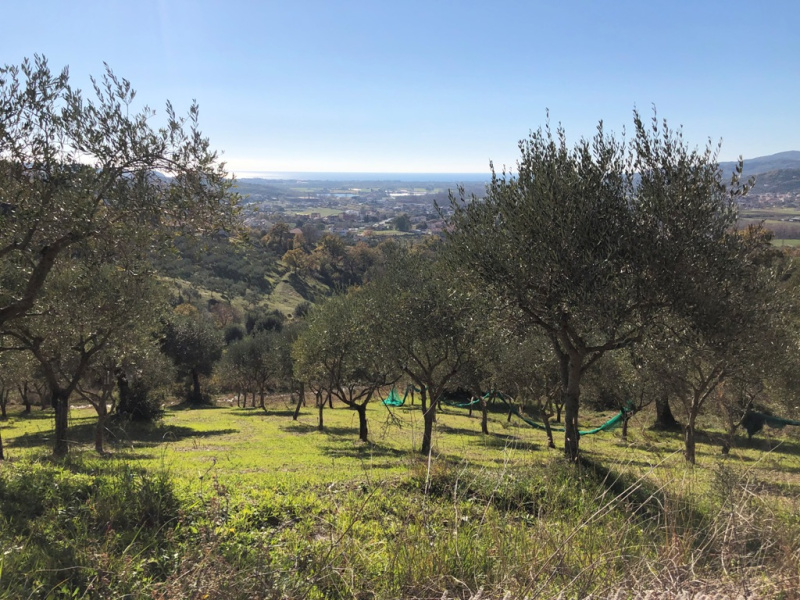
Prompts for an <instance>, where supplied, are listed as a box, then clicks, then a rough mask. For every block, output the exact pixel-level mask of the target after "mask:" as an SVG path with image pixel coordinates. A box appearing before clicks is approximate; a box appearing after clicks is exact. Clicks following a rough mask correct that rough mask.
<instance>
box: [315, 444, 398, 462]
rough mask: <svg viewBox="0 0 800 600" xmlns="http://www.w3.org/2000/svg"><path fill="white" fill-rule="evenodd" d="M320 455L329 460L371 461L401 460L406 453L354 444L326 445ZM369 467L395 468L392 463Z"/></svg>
mask: <svg viewBox="0 0 800 600" xmlns="http://www.w3.org/2000/svg"><path fill="white" fill-rule="evenodd" d="M322 453H323V454H324V455H325V456H329V457H331V458H353V459H357V460H371V459H375V458H378V459H389V458H395V459H401V458H405V457H406V456H407V455H408V451H404V450H398V449H397V448H392V447H391V446H382V445H381V444H377V443H375V442H366V443H364V442H356V441H354V443H352V444H346V445H331V444H329V445H326V446H323V448H322ZM370 466H371V467H375V468H381V469H391V468H393V467H396V466H397V464H396V463H394V462H382V463H372V464H371V465H370Z"/></svg>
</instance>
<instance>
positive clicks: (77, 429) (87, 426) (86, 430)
mask: <svg viewBox="0 0 800 600" xmlns="http://www.w3.org/2000/svg"><path fill="white" fill-rule="evenodd" d="M238 432H239V430H238V429H211V430H205V431H204V430H197V429H192V428H191V427H183V426H180V425H167V426H158V425H151V424H140V423H124V424H121V425H120V424H112V425H110V426H109V427H108V428H107V429H106V432H105V441H106V444H107V445H108V446H109V448H116V447H120V448H130V447H139V448H142V447H145V448H152V447H155V446H160V445H161V444H164V443H166V442H177V441H180V440H184V439H188V438H207V437H213V436H217V435H228V434H231V433H238ZM67 437H68V441H69V443H71V444H81V445H82V444H94V439H95V423H94V422H89V423H81V424H76V425H72V426H71V427H70V428H69V431H68V432H67ZM52 442H53V430H52V429H51V430H48V431H39V432H36V433H24V434H22V435H20V436H18V437H15V438H11V439H9V440H8V441H7V442H6V446H8V447H9V448H14V447H16V448H35V447H38V446H41V447H48V446H50V445H51V444H52ZM132 457H134V458H136V457H137V455H135V454H134V455H132Z"/></svg>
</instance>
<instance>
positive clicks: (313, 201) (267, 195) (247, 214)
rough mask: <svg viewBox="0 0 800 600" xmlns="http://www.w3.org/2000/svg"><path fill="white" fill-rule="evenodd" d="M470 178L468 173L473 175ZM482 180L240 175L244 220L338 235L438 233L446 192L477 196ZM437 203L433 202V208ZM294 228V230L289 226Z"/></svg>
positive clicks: (267, 226) (258, 225)
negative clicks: (271, 177)
mask: <svg viewBox="0 0 800 600" xmlns="http://www.w3.org/2000/svg"><path fill="white" fill-rule="evenodd" d="M473 179H474V178H473ZM488 179H489V177H488V176H487V177H486V181H474V180H473V181H469V182H466V183H461V182H459V181H451V182H447V181H399V180H398V181H390V180H381V181H375V180H364V181H329V180H301V179H293V180H266V179H240V180H237V182H236V187H237V191H238V193H239V194H240V195H241V196H242V207H243V216H244V220H245V224H246V225H248V226H249V227H252V228H254V229H261V230H264V231H269V229H270V228H271V227H272V226H273V225H275V224H276V223H280V222H283V223H287V224H289V225H294V227H295V229H296V230H297V232H298V233H299V232H301V231H303V230H305V231H306V232H307V231H308V230H309V229H314V230H317V231H318V232H330V233H335V234H337V235H340V236H343V237H352V238H373V237H382V236H387V235H402V236H424V235H435V234H439V233H441V231H442V228H443V227H444V219H443V217H444V216H446V215H447V214H448V212H449V207H450V194H453V195H455V196H458V195H459V193H460V192H459V189H461V190H463V192H464V194H465V195H467V196H470V197H471V196H473V195H474V196H478V197H480V196H483V194H484V191H485V187H486V183H488ZM437 207H438V208H437ZM293 232H294V230H293Z"/></svg>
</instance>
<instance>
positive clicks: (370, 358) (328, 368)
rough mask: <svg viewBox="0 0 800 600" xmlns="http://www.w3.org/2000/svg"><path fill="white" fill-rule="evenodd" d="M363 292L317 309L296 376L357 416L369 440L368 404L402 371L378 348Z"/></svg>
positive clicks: (302, 340) (300, 343) (297, 357)
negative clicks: (319, 386) (327, 393)
mask: <svg viewBox="0 0 800 600" xmlns="http://www.w3.org/2000/svg"><path fill="white" fill-rule="evenodd" d="M366 300H367V298H366V296H365V294H364V292H363V291H362V290H358V289H354V290H351V291H350V292H349V293H348V294H347V295H344V296H335V297H333V298H331V299H329V300H328V301H327V302H325V304H324V305H322V306H321V307H320V308H318V309H316V310H314V311H313V312H312V313H311V315H310V316H309V318H308V326H307V328H306V329H305V330H304V331H303V332H302V333H301V334H300V336H299V337H298V339H297V341H296V342H295V344H294V347H293V350H292V353H293V355H294V367H295V378H297V379H301V380H303V381H313V382H317V383H318V385H322V386H323V387H324V388H325V390H326V391H327V392H329V393H330V394H331V395H332V396H333V397H334V398H336V399H338V400H340V401H341V402H342V403H343V404H345V405H346V406H349V407H350V408H352V409H353V410H355V411H356V413H358V437H359V439H360V440H361V441H362V442H366V441H368V435H369V431H368V428H367V405H368V404H369V402H370V400H372V398H373V397H374V396H375V394H376V392H377V391H378V390H379V389H380V388H381V387H383V386H385V385H389V384H390V383H392V382H393V381H395V380H396V379H397V376H396V373H397V372H398V370H397V369H396V367H393V365H391V364H390V363H389V362H388V361H386V360H385V358H384V356H383V355H382V354H381V353H380V352H379V350H378V340H377V339H376V337H375V334H376V332H377V329H376V328H375V326H374V323H372V322H371V321H372V319H374V318H375V315H374V314H372V313H371V312H370V311H369V310H368V305H367V302H366Z"/></svg>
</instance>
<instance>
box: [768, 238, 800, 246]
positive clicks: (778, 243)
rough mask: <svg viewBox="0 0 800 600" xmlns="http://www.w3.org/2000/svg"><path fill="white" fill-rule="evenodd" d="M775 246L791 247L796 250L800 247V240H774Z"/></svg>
mask: <svg viewBox="0 0 800 600" xmlns="http://www.w3.org/2000/svg"><path fill="white" fill-rule="evenodd" d="M772 245H773V246H790V247H792V248H794V247H795V246H800V239H798V240H788V239H773V240H772Z"/></svg>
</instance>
